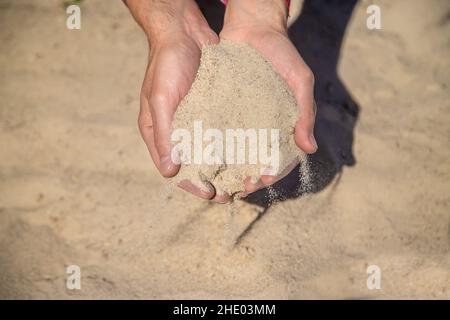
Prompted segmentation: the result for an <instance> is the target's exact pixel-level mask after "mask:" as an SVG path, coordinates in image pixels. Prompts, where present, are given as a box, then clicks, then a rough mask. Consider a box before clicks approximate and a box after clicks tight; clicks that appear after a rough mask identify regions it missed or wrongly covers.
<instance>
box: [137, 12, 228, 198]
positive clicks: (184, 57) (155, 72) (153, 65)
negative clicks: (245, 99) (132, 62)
mask: <svg viewBox="0 0 450 320" xmlns="http://www.w3.org/2000/svg"><path fill="white" fill-rule="evenodd" d="M184 10H194V12H189V13H188V16H189V17H190V19H191V20H190V21H183V22H182V23H179V25H177V24H176V26H175V27H174V26H173V25H172V26H171V28H172V29H171V30H170V32H169V31H167V30H160V32H153V33H152V32H149V33H148V34H150V35H152V36H150V37H149V44H150V51H149V63H148V67H147V70H146V74H145V78H144V82H143V85H142V89H141V98H140V101H141V103H140V105H141V106H140V112H139V119H138V124H139V130H140V132H141V135H142V138H143V140H144V141H145V144H146V145H147V148H148V150H149V153H150V155H151V157H152V159H153V162H154V163H155V165H156V167H157V168H158V170H159V172H160V173H161V174H162V175H163V176H164V177H173V176H175V175H176V174H177V173H178V171H179V169H180V166H179V164H176V163H174V161H173V160H172V158H171V150H172V144H171V141H170V135H171V130H172V121H173V117H174V114H175V111H176V109H177V107H178V105H179V104H180V102H181V100H182V99H183V98H184V96H185V95H186V94H187V93H188V91H189V89H190V87H191V85H192V83H193V81H194V79H195V75H196V73H197V70H198V67H199V65H200V56H201V48H202V46H203V45H205V44H211V43H217V42H218V41H219V39H218V36H217V35H216V34H215V33H214V31H212V30H211V29H210V28H209V26H208V25H207V23H206V21H204V18H203V16H201V13H200V12H199V10H198V8H197V7H196V5H195V6H194V5H193V6H192V7H189V8H184ZM197 10H198V11H197ZM192 19H199V20H195V21H194V22H192ZM179 187H181V188H183V189H185V190H186V191H188V192H191V193H193V194H194V195H197V196H199V197H201V198H204V199H213V200H215V201H218V202H226V201H228V198H227V196H226V195H225V196H217V195H216V194H215V190H214V188H213V186H212V185H210V184H207V183H205V186H204V187H203V188H199V187H197V186H195V185H194V184H192V183H191V182H190V181H187V180H184V181H181V182H180V183H179Z"/></svg>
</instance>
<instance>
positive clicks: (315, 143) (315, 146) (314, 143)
mask: <svg viewBox="0 0 450 320" xmlns="http://www.w3.org/2000/svg"><path fill="white" fill-rule="evenodd" d="M309 141H310V142H311V144H312V145H313V146H314V149H316V150H317V148H318V147H317V141H316V138H314V134H312V133H311V134H310V135H309Z"/></svg>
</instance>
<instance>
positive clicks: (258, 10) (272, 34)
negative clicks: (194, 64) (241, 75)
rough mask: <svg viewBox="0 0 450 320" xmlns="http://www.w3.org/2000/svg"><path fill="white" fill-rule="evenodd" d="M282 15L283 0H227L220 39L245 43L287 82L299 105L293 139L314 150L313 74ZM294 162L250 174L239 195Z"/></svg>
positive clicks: (268, 181)
mask: <svg viewBox="0 0 450 320" xmlns="http://www.w3.org/2000/svg"><path fill="white" fill-rule="evenodd" d="M261 6H265V7H261ZM269 6H273V7H272V8H270V7H269ZM286 16H287V12H286V8H285V7H284V1H278V0H270V1H269V0H264V1H255V0H249V1H245V2H243V1H236V0H230V1H229V2H228V6H227V10H226V14H225V22H224V27H223V29H222V31H221V33H220V39H221V40H222V39H224V40H230V41H237V42H244V43H247V44H248V45H250V46H251V47H253V48H254V49H256V50H257V51H258V52H259V53H261V55H262V56H263V57H265V59H266V60H267V61H268V62H270V63H271V65H272V66H273V68H274V69H275V71H276V72H277V73H278V74H279V75H280V76H281V78H282V79H283V80H284V81H285V82H286V84H287V85H288V87H289V89H290V91H291V93H292V94H293V96H294V97H295V99H296V102H297V105H298V107H299V114H300V117H299V119H298V120H297V122H296V126H295V142H296V144H297V146H298V147H299V148H300V149H301V150H303V151H304V152H306V153H314V152H316V150H317V143H316V140H315V138H314V121H315V116H316V106H315V102H314V76H313V73H312V72H311V69H310V68H309V67H308V66H307V65H306V63H305V62H304V61H303V59H302V57H301V56H300V54H299V52H298V51H297V49H296V48H295V46H294V45H293V44H292V42H291V41H290V40H289V38H288V36H287V24H286ZM297 164H298V163H292V164H291V165H290V166H289V167H288V168H285V169H284V170H283V171H282V172H281V174H280V175H278V176H269V175H267V176H261V178H260V179H259V181H258V182H257V183H252V182H251V179H250V178H248V179H246V180H245V181H244V185H245V193H244V194H243V195H245V194H247V193H251V192H254V191H256V190H258V189H261V188H264V187H266V186H268V185H271V184H273V183H275V182H276V181H278V180H280V179H282V178H283V177H284V176H286V175H287V174H288V173H289V172H290V171H291V170H292V169H293V168H294V167H295V166H296V165H297Z"/></svg>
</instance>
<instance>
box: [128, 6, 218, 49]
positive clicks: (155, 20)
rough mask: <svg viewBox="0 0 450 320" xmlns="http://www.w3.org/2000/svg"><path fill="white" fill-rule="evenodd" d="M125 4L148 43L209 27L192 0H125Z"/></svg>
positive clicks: (193, 33) (193, 32)
mask: <svg viewBox="0 0 450 320" xmlns="http://www.w3.org/2000/svg"><path fill="white" fill-rule="evenodd" d="M127 4H128V7H129V8H130V11H131V13H132V15H133V17H134V18H135V20H136V21H137V22H138V24H139V25H140V26H141V27H142V29H143V30H144V32H145V34H146V35H147V38H148V40H149V42H150V43H155V42H159V41H160V40H162V39H165V38H167V37H171V36H174V35H175V34H180V33H181V34H185V35H186V36H193V35H195V34H196V33H198V32H199V31H200V30H203V29H206V28H209V27H208V23H207V22H206V19H205V18H204V17H203V15H202V13H201V11H200V9H199V8H198V6H197V4H196V3H195V1H194V0H171V1H162V0H127Z"/></svg>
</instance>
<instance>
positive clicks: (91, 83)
mask: <svg viewBox="0 0 450 320" xmlns="http://www.w3.org/2000/svg"><path fill="white" fill-rule="evenodd" d="M211 3H212V2H211ZM369 3H376V4H379V5H380V7H381V8H382V30H379V31H370V30H368V29H367V28H366V23H365V22H366V16H367V15H366V8H367V5H368V4H369ZM352 7H353V6H352V1H348V2H347V4H346V5H342V2H340V1H335V2H334V1H317V0H314V1H307V2H306V4H305V7H304V9H303V11H302V13H301V18H300V19H299V20H297V21H295V22H294V23H293V24H292V27H291V36H292V38H293V39H294V42H295V43H296V45H297V46H298V48H299V49H300V51H301V52H302V55H303V57H304V58H305V60H306V62H307V63H308V64H309V65H310V66H311V68H312V70H313V71H314V73H315V75H316V99H317V104H318V112H319V113H318V118H317V132H316V136H317V137H318V142H319V150H320V151H319V152H318V153H317V154H316V155H314V156H312V157H310V162H311V170H312V172H313V174H314V177H313V181H314V187H313V188H312V189H311V190H310V191H312V192H311V193H310V194H309V195H306V194H303V195H301V196H297V195H296V194H294V193H292V192H290V191H291V190H294V189H296V187H297V181H298V176H297V175H298V174H296V173H295V172H294V173H293V174H292V175H290V176H289V177H288V178H287V179H286V180H285V181H283V182H282V183H281V184H278V185H277V186H276V187H275V188H273V189H271V190H264V191H261V192H259V193H257V194H255V195H253V196H252V197H251V198H250V199H249V200H248V202H236V203H235V205H234V206H233V207H229V206H224V205H218V204H212V203H209V202H205V201H202V200H199V199H196V198H194V197H193V196H191V195H189V194H187V193H185V192H182V191H178V190H176V191H175V192H173V193H171V192H170V189H169V188H167V184H166V183H165V181H164V179H163V178H161V177H160V175H159V174H158V173H157V170H156V169H155V167H154V166H153V164H152V162H151V160H150V158H149V156H148V154H147V150H146V148H145V145H144V143H143V142H142V141H141V138H140V136H139V132H138V129H137V125H136V118H137V112H138V105H139V89H140V85H141V81H142V77H143V74H144V71H145V67H146V57H147V54H146V50H147V48H146V40H145V37H144V35H143V34H142V33H141V31H140V30H139V29H138V27H137V26H136V25H135V22H134V21H133V20H132V19H131V17H130V16H129V14H128V12H127V11H126V10H125V8H124V7H123V5H122V4H121V2H120V1H106V0H86V1H84V2H83V3H82V10H83V11H82V19H83V21H82V30H80V31H69V30H67V29H66V28H65V19H66V15H65V12H64V9H63V8H62V6H61V1H56V0H48V1H27V0H14V1H13V0H2V1H1V2H0V43H1V48H0V66H1V67H0V68H1V72H0V97H1V103H0V145H1V148H0V153H1V156H0V159H1V160H0V297H1V298H52V299H56V298H71V299H79V298H279V299H287V298H291V299H295V298H306V299H308V298H341V299H350V298H446V299H448V298H450V287H449V283H450V271H449V270H450V256H449V246H450V240H449V212H450V197H449V191H450V171H449V158H450V151H449V150H450V140H449V138H450V127H449V123H450V112H449V111H450V105H449V93H448V92H449V85H450V76H449V72H448V70H449V68H450V61H449V56H450V43H449V42H448V39H449V35H450V20H449V15H448V12H449V10H450V6H449V3H448V1H444V0H442V1H439V0H434V1H425V0H414V1H409V0H396V1H388V0H384V1H361V2H358V3H357V4H356V5H355V7H354V8H353V12H352ZM213 9H214V10H210V11H209V12H210V13H211V14H216V13H218V12H219V11H220V10H219V7H217V8H213ZM297 172H298V171H297ZM268 198H275V199H278V200H279V201H278V203H276V204H274V205H272V206H271V207H267V203H268V201H267V200H268ZM282 198H286V199H285V200H283V199H282ZM72 264H74V265H78V266H80V268H81V272H82V280H81V281H82V282H81V283H82V288H81V290H75V291H70V290H68V289H66V286H65V284H66V276H67V274H66V267H67V266H68V265H72ZM369 265H377V266H379V267H380V269H381V272H382V280H381V289H380V290H369V289H368V288H367V286H366V280H367V276H368V275H367V273H366V269H367V267H368V266H369Z"/></svg>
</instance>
